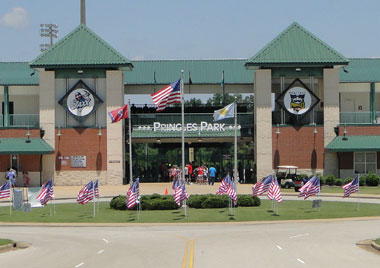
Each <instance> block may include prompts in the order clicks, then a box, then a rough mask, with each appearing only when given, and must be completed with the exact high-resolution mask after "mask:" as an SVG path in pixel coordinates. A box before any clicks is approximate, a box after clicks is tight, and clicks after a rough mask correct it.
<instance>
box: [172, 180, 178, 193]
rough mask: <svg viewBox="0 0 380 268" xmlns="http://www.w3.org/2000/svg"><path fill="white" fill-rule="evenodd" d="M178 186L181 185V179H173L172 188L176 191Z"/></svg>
mask: <svg viewBox="0 0 380 268" xmlns="http://www.w3.org/2000/svg"><path fill="white" fill-rule="evenodd" d="M178 186H179V180H178V179H174V180H173V185H172V189H173V190H174V191H175V189H177V187H178Z"/></svg>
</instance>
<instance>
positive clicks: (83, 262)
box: [75, 262, 84, 268]
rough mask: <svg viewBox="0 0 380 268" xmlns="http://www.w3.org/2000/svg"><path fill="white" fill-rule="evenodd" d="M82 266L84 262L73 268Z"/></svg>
mask: <svg viewBox="0 0 380 268" xmlns="http://www.w3.org/2000/svg"><path fill="white" fill-rule="evenodd" d="M83 264H84V262H81V263H80V264H78V265H76V266H75V268H77V267H79V266H82V265H83Z"/></svg>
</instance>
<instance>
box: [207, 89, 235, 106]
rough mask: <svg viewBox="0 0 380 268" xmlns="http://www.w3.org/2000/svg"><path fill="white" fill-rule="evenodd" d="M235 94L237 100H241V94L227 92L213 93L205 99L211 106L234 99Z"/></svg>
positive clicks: (227, 102) (224, 103) (230, 101)
mask: <svg viewBox="0 0 380 268" xmlns="http://www.w3.org/2000/svg"><path fill="white" fill-rule="evenodd" d="M235 96H236V97H237V102H242V100H243V96H242V95H241V94H234V95H230V94H228V93H224V94H223V93H220V92H218V93H215V94H214V96H213V97H212V98H209V99H208V100H207V104H209V105H213V106H220V105H227V104H230V103H232V102H234V101H235Z"/></svg>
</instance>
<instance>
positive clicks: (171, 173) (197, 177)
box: [160, 163, 217, 185]
mask: <svg viewBox="0 0 380 268" xmlns="http://www.w3.org/2000/svg"><path fill="white" fill-rule="evenodd" d="M181 172H182V167H181V166H176V165H173V166H169V168H167V167H166V165H165V163H162V164H161V165H160V177H161V178H165V175H166V174H167V175H168V177H169V182H172V181H174V180H175V179H176V178H177V177H181ZM216 178H217V169H216V168H215V167H214V166H213V165H210V166H207V165H203V164H202V163H201V164H200V165H199V166H196V165H194V163H188V164H187V165H186V166H185V180H186V183H188V184H190V183H191V182H193V183H197V184H209V185H214V182H215V180H216Z"/></svg>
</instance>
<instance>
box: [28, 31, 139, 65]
mask: <svg viewBox="0 0 380 268" xmlns="http://www.w3.org/2000/svg"><path fill="white" fill-rule="evenodd" d="M30 66H31V67H33V68H36V67H37V68H38V67H57V68H62V67H73V66H78V67H79V66H81V67H128V68H132V67H133V65H132V64H131V62H130V61H129V60H128V59H126V58H125V57H124V56H122V55H121V54H120V53H119V52H117V51H116V50H115V49H113V48H112V47H111V46H110V45H109V44H107V43H106V42H105V41H104V40H103V39H101V38H100V37H99V36H98V35H96V34H95V33H94V32H93V31H91V30H90V29H89V28H88V27H87V26H86V25H84V24H81V25H79V26H78V27H77V28H75V29H74V30H73V31H72V32H71V33H69V34H68V35H66V36H65V37H64V38H62V39H61V40H60V41H58V42H57V43H56V44H55V45H53V46H52V47H50V48H49V49H48V50H47V51H45V52H44V53H42V54H41V55H40V56H38V57H37V58H36V59H34V60H33V61H32V62H31V63H30Z"/></svg>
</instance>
